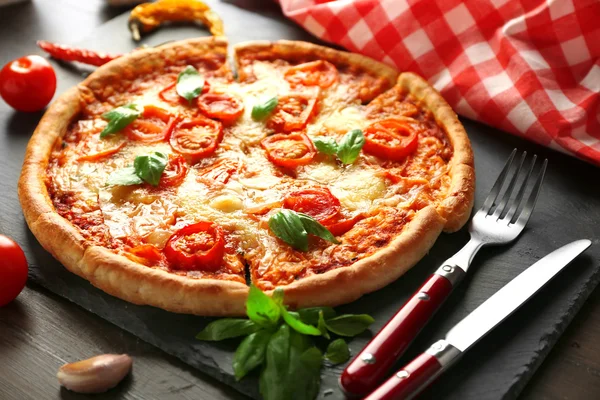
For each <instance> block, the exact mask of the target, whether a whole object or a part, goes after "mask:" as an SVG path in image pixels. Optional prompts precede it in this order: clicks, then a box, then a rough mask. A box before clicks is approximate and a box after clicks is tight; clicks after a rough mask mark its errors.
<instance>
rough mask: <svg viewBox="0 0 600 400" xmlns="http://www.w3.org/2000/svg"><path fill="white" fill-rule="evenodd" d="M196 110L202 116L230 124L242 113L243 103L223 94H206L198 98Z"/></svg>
mask: <svg viewBox="0 0 600 400" xmlns="http://www.w3.org/2000/svg"><path fill="white" fill-rule="evenodd" d="M198 108H199V109H200V111H202V114H204V115H206V116H207V117H209V118H215V119H218V120H220V121H222V122H223V123H231V122H233V121H235V120H236V119H238V118H239V117H240V116H241V115H242V113H243V112H244V103H243V102H242V101H241V100H240V99H238V98H237V97H234V96H230V95H228V94H224V93H207V94H203V95H202V96H200V97H198Z"/></svg>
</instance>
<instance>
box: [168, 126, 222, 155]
mask: <svg viewBox="0 0 600 400" xmlns="http://www.w3.org/2000/svg"><path fill="white" fill-rule="evenodd" d="M222 139H223V125H221V123H220V122H217V121H213V120H212V119H208V118H205V117H202V116H198V117H196V118H194V119H192V120H186V121H183V122H181V123H180V124H179V125H177V126H176V127H175V129H173V132H172V134H171V140H170V143H171V147H172V148H173V150H175V151H176V152H178V153H180V154H182V155H184V156H188V157H191V158H192V159H193V160H197V159H199V158H203V157H208V156H210V155H211V154H212V153H214V152H215V151H216V150H217V146H218V145H219V143H220V142H221V140H222Z"/></svg>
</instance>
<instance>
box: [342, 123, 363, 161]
mask: <svg viewBox="0 0 600 400" xmlns="http://www.w3.org/2000/svg"><path fill="white" fill-rule="evenodd" d="M364 145H365V135H363V133H362V131H361V130H360V129H353V130H351V131H350V132H348V133H346V134H345V135H344V137H343V138H342V140H341V141H340V144H339V145H338V151H337V156H338V158H339V159H340V161H341V162H343V163H344V164H352V163H353V162H354V161H356V159H357V158H358V155H359V154H360V150H361V149H362V148H363V146H364Z"/></svg>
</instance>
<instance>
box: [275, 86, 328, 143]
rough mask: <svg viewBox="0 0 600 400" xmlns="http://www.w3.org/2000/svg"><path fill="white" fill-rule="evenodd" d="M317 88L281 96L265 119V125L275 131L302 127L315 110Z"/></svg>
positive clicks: (293, 129)
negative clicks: (268, 116)
mask: <svg viewBox="0 0 600 400" xmlns="http://www.w3.org/2000/svg"><path fill="white" fill-rule="evenodd" d="M318 96H319V89H317V88H314V89H313V90H310V91H306V92H301V93H292V94H289V95H287V96H281V97H280V98H279V101H278V103H277V107H275V110H273V114H272V115H271V117H270V118H269V120H268V121H267V126H268V127H269V128H271V129H273V130H275V131H276V132H284V133H289V132H293V131H299V130H301V129H304V127H305V126H306V124H307V123H308V121H309V120H310V118H311V117H312V116H313V115H314V114H315V112H316V107H315V106H316V104H317V98H318Z"/></svg>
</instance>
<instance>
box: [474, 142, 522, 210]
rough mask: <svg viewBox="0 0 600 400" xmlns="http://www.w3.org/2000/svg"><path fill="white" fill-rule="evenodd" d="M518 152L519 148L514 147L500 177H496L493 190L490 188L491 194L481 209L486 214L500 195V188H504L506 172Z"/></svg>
mask: <svg viewBox="0 0 600 400" xmlns="http://www.w3.org/2000/svg"><path fill="white" fill-rule="evenodd" d="M516 153H517V149H514V150H513V151H512V153H510V156H509V157H508V161H506V164H505V165H504V168H503V169H502V172H500V175H499V176H498V179H496V182H495V183H494V186H492V190H490V194H488V196H487V197H486V199H485V202H484V203H483V206H481V211H484V212H485V213H486V214H487V213H488V212H489V211H490V208H491V207H492V205H493V204H494V202H495V201H496V197H498V193H500V189H501V188H502V185H503V184H504V179H505V178H506V174H508V170H509V169H510V166H511V164H512V162H513V159H514V158H515V154H516Z"/></svg>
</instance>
